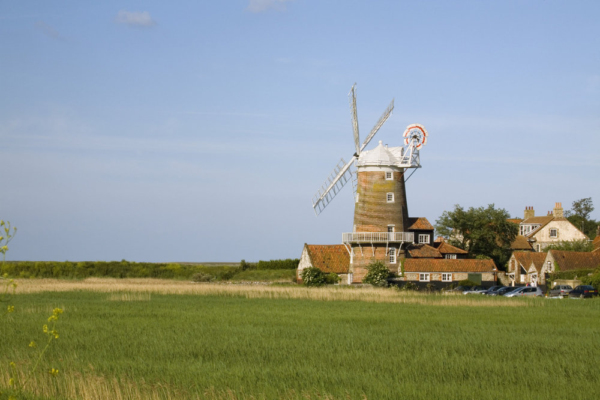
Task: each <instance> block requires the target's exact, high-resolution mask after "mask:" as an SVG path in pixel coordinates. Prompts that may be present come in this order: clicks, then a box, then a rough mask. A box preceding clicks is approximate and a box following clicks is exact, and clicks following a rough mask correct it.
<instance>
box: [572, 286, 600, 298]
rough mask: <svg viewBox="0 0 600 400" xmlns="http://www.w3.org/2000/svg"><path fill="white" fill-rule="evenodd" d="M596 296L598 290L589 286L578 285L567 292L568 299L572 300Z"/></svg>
mask: <svg viewBox="0 0 600 400" xmlns="http://www.w3.org/2000/svg"><path fill="white" fill-rule="evenodd" d="M592 296H598V290H596V288H595V287H593V286H590V285H579V286H577V287H576V288H575V289H573V290H571V291H570V292H569V297H570V298H572V299H575V298H580V299H583V298H585V297H592Z"/></svg>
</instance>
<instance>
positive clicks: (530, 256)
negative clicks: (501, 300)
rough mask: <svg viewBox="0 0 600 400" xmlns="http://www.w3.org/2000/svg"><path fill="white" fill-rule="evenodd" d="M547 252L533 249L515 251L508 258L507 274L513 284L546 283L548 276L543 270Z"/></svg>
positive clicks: (535, 284)
mask: <svg viewBox="0 0 600 400" xmlns="http://www.w3.org/2000/svg"><path fill="white" fill-rule="evenodd" d="M545 259H546V253H536V252H532V251H514V252H513V253H512V255H511V257H510V259H509V260H508V268H507V272H506V275H507V277H508V278H509V279H510V282H511V286H515V284H523V285H524V284H531V285H533V286H537V285H538V284H539V285H545V284H546V277H545V274H544V273H543V272H542V267H543V265H544V260H545Z"/></svg>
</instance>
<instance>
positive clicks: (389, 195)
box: [386, 192, 394, 203]
mask: <svg viewBox="0 0 600 400" xmlns="http://www.w3.org/2000/svg"><path fill="white" fill-rule="evenodd" d="M386 199H387V202H388V203H393V202H394V193H393V192H390V193H387V194H386Z"/></svg>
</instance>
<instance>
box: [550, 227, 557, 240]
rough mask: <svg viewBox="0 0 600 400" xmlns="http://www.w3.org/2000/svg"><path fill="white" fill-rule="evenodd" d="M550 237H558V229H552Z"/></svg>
mask: <svg viewBox="0 0 600 400" xmlns="http://www.w3.org/2000/svg"><path fill="white" fill-rule="evenodd" d="M550 237H551V238H557V237H558V229H555V228H553V229H550Z"/></svg>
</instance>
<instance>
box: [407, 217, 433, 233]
mask: <svg viewBox="0 0 600 400" xmlns="http://www.w3.org/2000/svg"><path fill="white" fill-rule="evenodd" d="M408 230H409V231H410V230H413V231H432V230H433V226H432V225H431V224H430V223H429V221H427V218H423V217H420V218H409V219H408Z"/></svg>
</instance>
